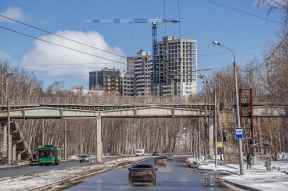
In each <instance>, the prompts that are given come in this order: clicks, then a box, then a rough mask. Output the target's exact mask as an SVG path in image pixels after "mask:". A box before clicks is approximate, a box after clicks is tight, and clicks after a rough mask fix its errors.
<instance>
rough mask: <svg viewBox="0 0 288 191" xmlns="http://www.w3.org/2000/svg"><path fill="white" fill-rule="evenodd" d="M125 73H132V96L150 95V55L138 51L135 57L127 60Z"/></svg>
mask: <svg viewBox="0 0 288 191" xmlns="http://www.w3.org/2000/svg"><path fill="white" fill-rule="evenodd" d="M127 64H128V66H127V71H128V72H131V73H134V76H135V77H134V78H135V79H134V81H135V85H134V86H135V88H134V95H135V96H149V95H151V72H152V55H151V54H150V52H144V51H143V50H140V51H139V52H137V56H133V57H128V58H127Z"/></svg>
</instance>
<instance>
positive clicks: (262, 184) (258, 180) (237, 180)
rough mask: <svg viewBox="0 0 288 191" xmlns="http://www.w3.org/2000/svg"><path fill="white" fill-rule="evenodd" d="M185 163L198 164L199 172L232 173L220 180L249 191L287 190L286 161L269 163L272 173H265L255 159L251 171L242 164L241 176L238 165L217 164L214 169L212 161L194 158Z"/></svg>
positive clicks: (287, 168)
mask: <svg viewBox="0 0 288 191" xmlns="http://www.w3.org/2000/svg"><path fill="white" fill-rule="evenodd" d="M187 161H188V162H189V163H190V164H192V163H193V162H194V163H195V162H198V163H199V164H200V166H199V167H198V169H201V170H215V171H226V172H229V173H232V174H233V175H231V176H225V177H222V179H223V180H225V181H227V182H229V183H232V184H235V185H238V186H239V185H240V186H241V185H242V186H244V187H246V188H247V187H248V188H250V189H251V190H252V189H258V190H267V191H268V190H269V191H270V190H287V188H288V175H287V172H288V161H271V168H272V171H271V172H267V171H266V167H265V166H264V163H263V162H262V161H260V160H258V159H257V158H255V160H254V163H255V165H252V168H251V169H246V168H247V163H246V162H243V165H244V175H242V176H240V174H239V173H240V170H239V164H226V165H219V163H218V165H217V167H216V168H215V161H214V160H207V161H204V159H203V158H201V159H200V160H198V159H196V158H188V159H187ZM218 162H219V161H218ZM220 162H221V161H220ZM285 173H286V174H285Z"/></svg>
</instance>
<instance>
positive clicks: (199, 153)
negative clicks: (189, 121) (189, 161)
mask: <svg viewBox="0 0 288 191" xmlns="http://www.w3.org/2000/svg"><path fill="white" fill-rule="evenodd" d="M200 127H201V125H200V120H199V125H198V159H199V160H200V157H201V156H200V155H201V152H200Z"/></svg>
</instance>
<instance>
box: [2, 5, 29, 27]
mask: <svg viewBox="0 0 288 191" xmlns="http://www.w3.org/2000/svg"><path fill="white" fill-rule="evenodd" d="M0 14H1V15H3V16H6V17H9V18H11V19H14V20H18V21H24V20H28V19H29V17H28V16H25V15H24V14H23V12H22V10H21V8H19V7H13V8H12V7H8V8H7V9H6V11H4V12H1V13H0ZM0 22H6V23H13V22H14V21H12V20H9V19H6V18H4V17H0Z"/></svg>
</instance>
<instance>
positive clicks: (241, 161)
mask: <svg viewBox="0 0 288 191" xmlns="http://www.w3.org/2000/svg"><path fill="white" fill-rule="evenodd" d="M212 42H213V44H215V45H219V46H222V47H224V48H226V49H228V50H230V51H231V52H232V54H233V57H234V62H233V67H234V81H235V82H234V83H235V99H236V113H237V126H238V127H241V123H240V113H239V112H240V110H239V97H238V85H237V67H236V59H235V54H234V52H233V51H232V50H231V49H230V48H228V47H226V46H223V45H222V44H220V43H219V42H217V41H212ZM238 152H239V166H240V175H244V169H243V151H242V139H238Z"/></svg>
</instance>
